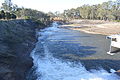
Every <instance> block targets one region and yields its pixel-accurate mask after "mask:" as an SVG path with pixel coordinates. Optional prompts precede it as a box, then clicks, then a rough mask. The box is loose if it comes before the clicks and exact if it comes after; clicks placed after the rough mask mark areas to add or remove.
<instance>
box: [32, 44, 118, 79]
mask: <svg viewBox="0 0 120 80" xmlns="http://www.w3.org/2000/svg"><path fill="white" fill-rule="evenodd" d="M44 49H45V55H46V57H44V58H42V59H40V58H39V55H35V54H34V52H33V54H32V57H33V59H34V65H35V67H37V69H36V74H37V80H120V78H119V77H118V76H117V75H115V74H114V73H108V72H107V71H105V70H103V69H101V70H91V71H90V72H89V71H87V70H86V69H85V67H84V66H82V65H81V64H73V63H71V62H62V61H60V60H58V59H56V58H53V57H52V56H51V55H50V54H51V53H50V52H49V50H48V48H47V47H46V46H44Z"/></svg>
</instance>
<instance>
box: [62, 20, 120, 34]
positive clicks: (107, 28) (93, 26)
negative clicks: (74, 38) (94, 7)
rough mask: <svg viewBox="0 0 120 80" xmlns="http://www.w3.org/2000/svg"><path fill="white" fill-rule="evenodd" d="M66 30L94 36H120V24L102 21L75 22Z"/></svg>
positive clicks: (71, 22) (66, 26)
mask: <svg viewBox="0 0 120 80" xmlns="http://www.w3.org/2000/svg"><path fill="white" fill-rule="evenodd" d="M62 27H64V28H70V29H73V30H80V31H84V32H87V33H92V34H102V35H113V34H120V23H119V22H109V21H101V20H73V21H70V23H69V24H68V25H63V26H62Z"/></svg>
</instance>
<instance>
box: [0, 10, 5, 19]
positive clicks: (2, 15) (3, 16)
mask: <svg viewBox="0 0 120 80" xmlns="http://www.w3.org/2000/svg"><path fill="white" fill-rule="evenodd" d="M1 17H2V19H5V12H4V11H3V10H2V11H1Z"/></svg>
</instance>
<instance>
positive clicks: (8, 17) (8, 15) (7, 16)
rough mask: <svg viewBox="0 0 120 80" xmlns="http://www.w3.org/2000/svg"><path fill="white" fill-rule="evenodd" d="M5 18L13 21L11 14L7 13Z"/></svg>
mask: <svg viewBox="0 0 120 80" xmlns="http://www.w3.org/2000/svg"><path fill="white" fill-rule="evenodd" d="M5 17H6V19H7V20H8V19H11V14H10V13H9V12H6V13H5Z"/></svg>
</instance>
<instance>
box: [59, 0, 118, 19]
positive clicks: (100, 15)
mask: <svg viewBox="0 0 120 80" xmlns="http://www.w3.org/2000/svg"><path fill="white" fill-rule="evenodd" d="M61 16H62V17H63V18H65V19H98V20H120V0H117V1H114V2H113V1H109V2H104V3H102V4H97V5H92V6H91V5H83V6H81V7H78V8H76V9H73V8H72V9H69V10H64V13H63V14H62V15H61Z"/></svg>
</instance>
